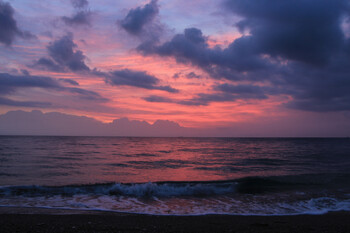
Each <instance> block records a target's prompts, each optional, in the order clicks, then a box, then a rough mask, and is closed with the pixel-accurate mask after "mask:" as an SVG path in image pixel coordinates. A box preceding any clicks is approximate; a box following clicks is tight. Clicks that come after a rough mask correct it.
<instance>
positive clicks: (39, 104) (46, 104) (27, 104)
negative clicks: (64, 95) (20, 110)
mask: <svg viewBox="0 0 350 233" xmlns="http://www.w3.org/2000/svg"><path fill="white" fill-rule="evenodd" d="M0 105H5V106H15V107H34V108H48V107H52V104H51V103H49V102H38V101H16V100H11V99H8V98H5V97H1V96H0Z"/></svg>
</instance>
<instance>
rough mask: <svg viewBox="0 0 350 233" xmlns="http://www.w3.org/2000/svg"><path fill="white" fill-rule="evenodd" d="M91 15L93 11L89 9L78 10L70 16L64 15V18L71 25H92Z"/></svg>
mask: <svg viewBox="0 0 350 233" xmlns="http://www.w3.org/2000/svg"><path fill="white" fill-rule="evenodd" d="M91 16H92V13H91V12H90V11H87V10H83V11H78V12H76V13H75V14H74V15H72V16H70V17H68V16H62V18H61V19H62V20H63V22H64V23H65V24H67V25H69V26H80V25H87V26H91Z"/></svg>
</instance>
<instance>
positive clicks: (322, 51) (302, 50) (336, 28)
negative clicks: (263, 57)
mask: <svg viewBox="0 0 350 233" xmlns="http://www.w3.org/2000/svg"><path fill="white" fill-rule="evenodd" d="M225 5H226V6H227V7H228V8H229V9H230V10H231V11H232V12H233V13H235V14H238V15H240V16H242V17H243V18H244V19H243V20H241V21H240V22H238V24H237V26H238V28H239V29H240V30H241V31H249V33H250V34H251V35H250V36H247V37H246V40H248V39H249V42H248V41H247V43H249V44H251V45H253V44H254V47H255V50H256V51H255V52H256V53H267V54H269V55H272V56H281V57H284V58H287V59H291V60H296V61H302V62H307V63H311V64H316V65H322V64H325V63H326V62H327V61H328V59H329V58H330V57H331V56H332V55H333V53H334V52H336V51H338V50H339V49H340V48H341V47H342V44H343V42H344V36H343V32H342V30H341V25H340V24H341V19H342V15H343V13H345V12H346V11H347V10H348V1H346V0H334V1H329V0H319V1H317V2H315V1H312V0H293V1H278V0H272V1H271V0H259V1H251V0H248V1H242V0H226V1H225Z"/></svg>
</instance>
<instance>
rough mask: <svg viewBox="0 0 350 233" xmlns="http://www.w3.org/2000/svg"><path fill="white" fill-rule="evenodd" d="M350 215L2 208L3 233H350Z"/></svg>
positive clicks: (344, 213)
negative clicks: (144, 212) (178, 214)
mask: <svg viewBox="0 0 350 233" xmlns="http://www.w3.org/2000/svg"><path fill="white" fill-rule="evenodd" d="M349 219H350V213H349V212H330V213H327V214H324V215H295V216H234V215H202V216H160V215H142V214H126V213H113V212H101V211H70V210H54V209H42V208H9V207H6V208H0V225H1V232H2V233H7V232H9V233H10V232H11V233H12V232H50V233H55V232H91V233H92V232H165V233H168V232H169V233H170V232H202V233H203V232H204V233H205V232H243V233H244V232H270V233H271V232H318V233H321V232H337V233H341V232H344V233H345V232H350V221H349Z"/></svg>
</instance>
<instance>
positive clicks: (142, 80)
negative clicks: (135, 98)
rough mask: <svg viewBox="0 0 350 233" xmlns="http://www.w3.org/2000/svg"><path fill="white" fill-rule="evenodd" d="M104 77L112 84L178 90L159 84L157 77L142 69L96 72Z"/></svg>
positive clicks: (170, 90) (167, 90) (172, 91)
mask: <svg viewBox="0 0 350 233" xmlns="http://www.w3.org/2000/svg"><path fill="white" fill-rule="evenodd" d="M97 75H100V76H101V75H102V76H104V77H105V81H106V83H108V84H110V85H112V86H133V87H139V88H144V89H149V90H162V91H166V92H171V93H177V92H178V90H177V89H175V88H172V87H171V86H159V85H158V83H159V79H158V78H156V77H154V76H152V75H149V74H147V73H146V72H144V71H133V70H129V69H123V70H115V71H112V72H110V73H97Z"/></svg>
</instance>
